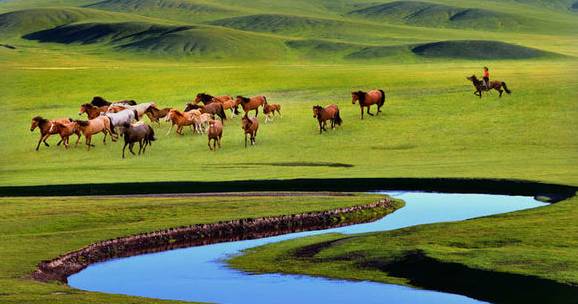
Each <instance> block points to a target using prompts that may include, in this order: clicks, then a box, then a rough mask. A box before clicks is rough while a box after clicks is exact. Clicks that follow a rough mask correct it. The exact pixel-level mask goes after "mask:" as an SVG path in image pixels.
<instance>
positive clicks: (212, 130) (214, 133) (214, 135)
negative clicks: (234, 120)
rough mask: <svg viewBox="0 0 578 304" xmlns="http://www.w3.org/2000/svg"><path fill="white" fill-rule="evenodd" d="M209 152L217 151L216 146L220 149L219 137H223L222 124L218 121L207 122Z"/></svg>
mask: <svg viewBox="0 0 578 304" xmlns="http://www.w3.org/2000/svg"><path fill="white" fill-rule="evenodd" d="M207 136H208V137H209V150H212V151H217V145H219V148H221V137H223V123H222V122H221V121H220V120H215V119H211V120H210V121H209V131H208V132H207ZM211 140H213V147H211Z"/></svg>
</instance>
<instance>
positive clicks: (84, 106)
mask: <svg viewBox="0 0 578 304" xmlns="http://www.w3.org/2000/svg"><path fill="white" fill-rule="evenodd" d="M81 107H83V108H96V106H95V105H93V104H91V103H85V104H82V105H81Z"/></svg>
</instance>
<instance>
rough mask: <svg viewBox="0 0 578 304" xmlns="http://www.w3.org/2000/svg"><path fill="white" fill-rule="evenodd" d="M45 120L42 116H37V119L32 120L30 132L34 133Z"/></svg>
mask: <svg viewBox="0 0 578 304" xmlns="http://www.w3.org/2000/svg"><path fill="white" fill-rule="evenodd" d="M44 120H45V119H44V118H42V117H41V116H36V117H34V118H32V123H31V125H30V132H32V131H34V129H36V128H37V127H38V125H39V124H40V122H41V121H44Z"/></svg>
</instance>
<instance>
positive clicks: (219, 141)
mask: <svg viewBox="0 0 578 304" xmlns="http://www.w3.org/2000/svg"><path fill="white" fill-rule="evenodd" d="M217 139H218V140H217V144H218V145H219V149H221V136H219V137H217Z"/></svg>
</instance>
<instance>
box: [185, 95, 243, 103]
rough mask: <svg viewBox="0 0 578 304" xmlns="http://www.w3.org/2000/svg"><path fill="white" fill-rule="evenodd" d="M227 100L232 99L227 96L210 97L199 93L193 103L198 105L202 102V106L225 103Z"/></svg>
mask: <svg viewBox="0 0 578 304" xmlns="http://www.w3.org/2000/svg"><path fill="white" fill-rule="evenodd" d="M228 100H233V97H231V96H228V95H222V96H212V95H209V94H205V93H199V94H197V97H195V100H194V103H195V104H199V102H202V103H203V104H204V105H208V104H210V103H213V102H221V103H223V102H225V101H228Z"/></svg>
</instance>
